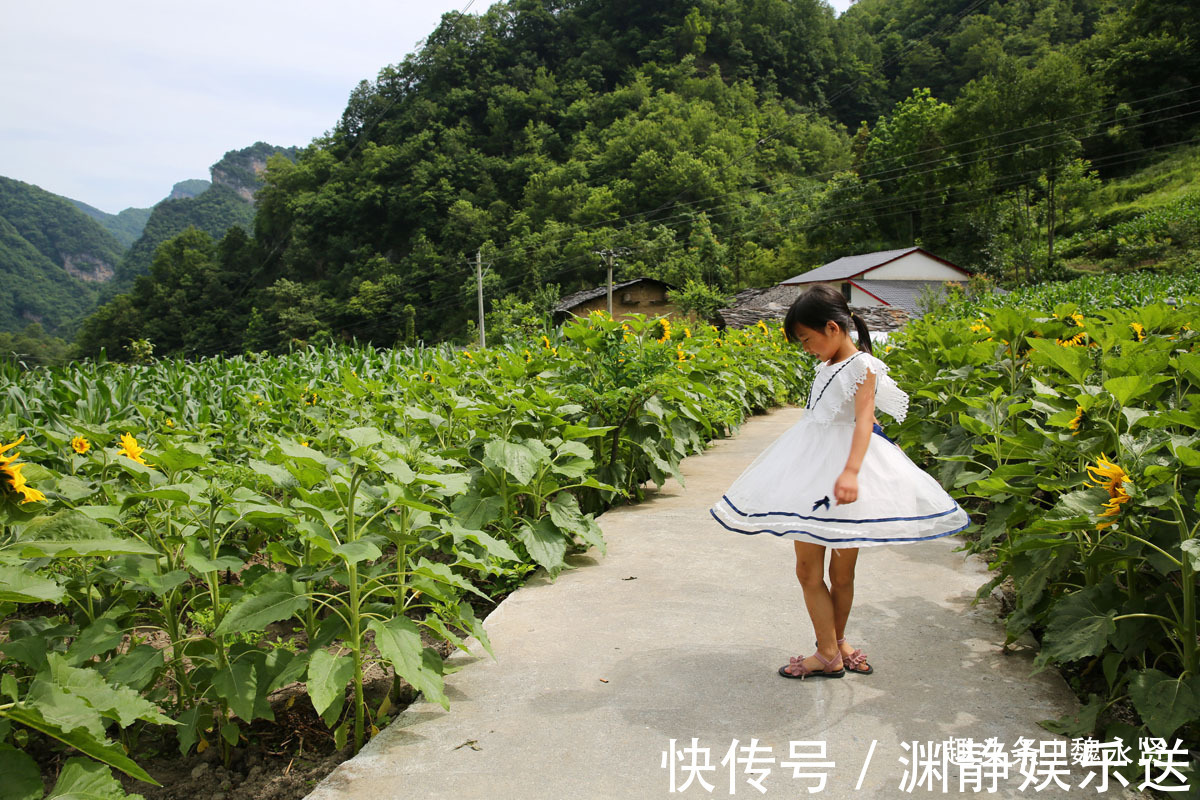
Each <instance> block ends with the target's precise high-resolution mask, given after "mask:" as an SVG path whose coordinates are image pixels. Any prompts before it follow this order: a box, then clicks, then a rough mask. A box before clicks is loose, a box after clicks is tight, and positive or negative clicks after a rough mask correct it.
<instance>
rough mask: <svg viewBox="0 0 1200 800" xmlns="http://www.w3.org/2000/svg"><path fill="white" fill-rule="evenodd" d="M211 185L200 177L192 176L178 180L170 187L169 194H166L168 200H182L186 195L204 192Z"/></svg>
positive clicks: (194, 195)
mask: <svg viewBox="0 0 1200 800" xmlns="http://www.w3.org/2000/svg"><path fill="white" fill-rule="evenodd" d="M210 186H212V184H211V183H209V182H208V181H206V180H202V179H200V178H192V179H190V180H186V181H180V182H179V183H177V184H175V185H174V186H173V187H171V194H170V195H168V196H167V199H168V200H183V199H185V198H188V197H196V196H198V195H201V194H204V192H205V191H207V190H208V187H210Z"/></svg>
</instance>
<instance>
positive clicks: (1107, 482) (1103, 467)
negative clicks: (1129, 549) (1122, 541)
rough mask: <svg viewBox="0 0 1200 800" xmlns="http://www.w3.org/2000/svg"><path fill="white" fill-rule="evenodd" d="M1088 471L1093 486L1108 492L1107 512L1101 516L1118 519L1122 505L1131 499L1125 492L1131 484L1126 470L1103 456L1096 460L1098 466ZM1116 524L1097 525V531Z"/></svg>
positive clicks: (1104, 523)
mask: <svg viewBox="0 0 1200 800" xmlns="http://www.w3.org/2000/svg"><path fill="white" fill-rule="evenodd" d="M1087 471H1088V474H1089V475H1090V476H1091V479H1092V480H1091V482H1092V485H1093V486H1099V487H1100V488H1102V489H1105V490H1107V491H1108V500H1107V501H1106V502H1105V503H1104V509H1105V510H1104V511H1102V512H1100V516H1102V517H1116V516H1117V515H1119V514H1120V513H1121V506H1122V504H1124V503H1128V502H1129V501H1130V499H1131V498H1130V496H1129V492H1127V491H1125V486H1126V484H1129V483H1131V481H1130V480H1129V476H1128V475H1127V474H1125V470H1123V469H1121V467H1120V466H1119V465H1117V464H1115V463H1113V462H1112V461H1109V460H1108V459H1107V458H1105V457H1104V455H1101V456H1100V457H1099V458H1098V459H1096V466H1094V467H1088V468H1087ZM1115 522H1116V520H1115V519H1111V520H1107V521H1105V522H1101V523H1099V524H1097V525H1096V529H1097V530H1101V531H1102V530H1104V529H1105V528H1108V527H1110V526H1111V525H1113V524H1114V523H1115Z"/></svg>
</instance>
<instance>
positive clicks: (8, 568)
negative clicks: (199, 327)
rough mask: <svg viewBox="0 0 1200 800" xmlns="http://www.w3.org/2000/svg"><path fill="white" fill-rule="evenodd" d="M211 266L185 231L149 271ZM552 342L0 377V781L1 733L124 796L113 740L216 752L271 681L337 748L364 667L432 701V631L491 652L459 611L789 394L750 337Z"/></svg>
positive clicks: (659, 333)
mask: <svg viewBox="0 0 1200 800" xmlns="http://www.w3.org/2000/svg"><path fill="white" fill-rule="evenodd" d="M216 249H218V248H214V246H213V244H212V241H211V239H209V238H208V237H207V235H206V234H204V233H202V232H200V231H196V230H194V229H193V230H189V231H187V232H185V233H184V234H181V235H180V236H178V237H176V238H175V239H173V240H172V241H171V242H169V243H168V244H167V245H166V247H165V249H164V250H163V251H161V252H163V253H166V252H171V251H178V252H174V254H173V255H172V257H171V259H170V263H169V264H168V263H165V262H164V263H163V264H162V265H159V264H157V263H156V265H155V269H156V270H157V269H159V267H160V266H161V267H162V268H163V269H167V268H170V264H174V263H176V261H177V260H178V259H183V260H184V261H187V260H189V259H195V260H197V263H198V264H199V265H200V266H197V268H196V270H193V271H200V272H202V271H203V268H202V267H203V265H204V264H207V263H210V262H211V260H212V258H213V256H214V253H215V251H216ZM171 280H173V281H176V282H181V283H186V281H187V276H179V277H178V279H177V280H176V279H175V278H172V279H171ZM156 285H158V284H156ZM121 297H128V296H125V295H122V296H121ZM554 335H555V340H554V341H551V340H550V338H549V336H546V337H544V338H540V339H537V340H524V341H521V340H514V341H510V342H508V343H506V344H504V345H503V346H499V347H494V348H490V349H482V350H468V351H457V352H456V351H453V350H451V349H448V348H438V349H428V348H421V349H404V350H374V349H370V348H366V347H346V346H343V347H330V348H327V349H321V350H318V349H316V348H303V349H301V348H297V349H296V350H295V351H293V352H292V353H290V354H288V355H286V356H279V357H266V356H259V355H253V356H244V357H242V356H239V357H233V358H223V357H218V358H212V359H201V360H198V361H194V362H187V361H183V360H158V361H149V362H148V363H144V364H139V363H135V364H131V365H128V366H121V365H117V364H113V363H95V362H81V363H74V364H71V365H68V366H64V367H61V368H57V369H52V370H48V369H34V370H30V371H27V372H23V373H20V372H17V371H15V370H13V371H9V372H3V371H0V434H3V436H0V441H2V442H3V443H5V444H7V443H9V442H12V441H15V440H16V438H17V433H16V432H17V431H22V432H24V434H25V435H26V437H27V438H26V440H25V441H24V442H23V443H22V445H21V451H20V457H21V459H22V461H21V462H20V464H19V466H20V467H21V469H23V470H24V472H23V476H24V478H25V479H26V480H27V482H28V484H29V486H31V487H34V488H35V489H36V490H38V491H41V492H44V494H45V497H44V498H42V499H38V498H36V497H34V498H32V499H29V500H28V502H20V501H21V500H22V499H24V498H23V497H22V496H21V495H18V494H16V493H14V492H13V491H11V490H10V487H9V485H8V482H7V481H6V482H4V484H3V485H0V520H2V521H3V522H4V526H3V529H2V531H0V622H3V624H4V625H5V630H6V638H5V640H4V641H3V642H0V669H2V671H3V673H4V675H5V679H4V682H3V686H0V693H3V695H4V697H3V698H2V699H0V718H2V719H0V766H3V767H4V768H5V770H6V775H7V774H8V773H9V770H11V772H12V774H13V775H14V776H17V777H19V778H20V780H22V781H24V782H26V783H27V782H28V780H29V779H31V773H30V770H29V766H30V763H29V761H28V760H23V757H22V754H20V753H18V751H17V750H16V749H14V748H13V747H12V746H11V745H10V744H9V743H10V742H15V741H17V738H14V736H15V734H14V733H13V731H14V730H19V731H22V732H21V733H20V734H19V736H20V737H49V739H53V740H56V741H58V742H60V743H62V744H64V745H68V746H70V747H73V748H75V749H76V750H79V751H80V752H82V753H83V754H85V755H87V756H90V757H91V758H92V759H94V760H95V762H98V763H92V762H85V761H81V762H79V763H81V764H86V765H87V766H86V767H85V771H86V772H88V774H89V775H93V776H94V777H95V778H96V780H97V781H98V783H97V786H96V787H95V789H96V791H97V792H100V793H101V794H103V792H101V791H100V790H101V788H102V787H101V786H100V785H99V783H102V781H100V778H101V777H103V776H105V775H107V772H106V769H105V768H104V767H102V766H101V764H105V765H108V766H111V767H116V768H118V769H121V770H123V771H125V772H127V773H129V774H130V775H133V776H134V777H139V778H141V779H143V780H146V779H147V778H148V776H146V775H145V774H144V773H142V772H141V771H140V770H139V768H138V767H137V766H136V763H135V762H134V761H133V760H131V759H130V756H129V755H127V754H125V753H124V752H123V751H122V750H121V749H120V747H119V745H117V744H116V743H114V742H112V741H111V740H110V739H109V732H108V730H107V729H108V728H109V727H111V726H114V725H115V726H119V727H121V728H128V727H131V726H134V725H137V726H140V725H143V724H151V725H170V726H171V727H172V728H173V729H174V731H175V734H176V736H177V740H178V746H179V749H180V752H181V753H184V754H187V753H189V752H191V751H192V750H193V749H197V750H199V749H204V748H208V747H213V748H217V749H219V751H220V752H221V754H222V756H223V757H224V758H225V759H226V760H227V761H228V759H229V758H231V753H232V750H233V749H234V748H236V747H238V746H239V742H240V741H241V737H242V736H243V735H244V731H245V729H246V726H247V725H249V724H251V723H253V722H254V721H255V720H259V719H268V720H270V719H273V718H274V710H273V709H272V706H271V703H270V695H271V693H272V692H274V691H275V690H276V689H278V688H280V687H282V686H285V685H287V684H291V683H295V682H302V683H304V684H305V686H306V687H307V690H308V693H309V697H310V700H311V701H312V703H313V707H314V709H315V710H316V711H317V712H318V713H319V714H320V715H321V716H322V718H323V719H324V720H325V722H326V724H327V725H328V726H329V727H330V729H331V730H332V731H333V736H334V739H335V741H340V742H343V743H349V742H352V743H353V746H354V747H355V748H358V747H360V746H361V745H362V744H363V742H364V741H365V739H366V738H367V736H368V735H370V733H372V732H373V731H374V729H376V728H377V727H380V726H382V725H383V724H384V723H385V722H386V719H385V713H386V712H385V711H383V710H376V709H377V708H384V707H386V703H385V705H384V706H383V707H378V706H376V704H375V703H374V702H373V703H371V704H369V705H368V703H367V702H366V700H367V698H366V697H365V696H364V675H365V674H367V672H368V671H369V670H371V669H373V668H374V667H375V665H378V666H379V667H382V668H384V669H386V670H389V671H390V672H391V673H392V674H393V676H394V682H393V687H392V688H393V690H394V692H393V694H392V695H391V696H392V697H393V698H394V697H395V692H396V691H398V690H399V689H401V688H402V685H401V684H402V682H407V684H409V685H410V686H412V687H413V688H415V689H416V690H418V691H420V692H421V693H422V694H424V695H425V696H426V697H427V698H429V699H430V700H433V701H436V702H440V703H442V704H443V705H448V702H449V701H448V699H447V697H446V694H445V691H444V688H443V684H442V680H443V677H442V676H443V672H444V668H443V664H442V657H441V655H439V653H438V651H437V650H435V649H434V648H432V647H430V646H429V645H428V644H427V642H428V641H429V640H430V639H431V638H432V640H433V641H441V642H445V643H448V644H449V645H450V646H452V647H456V648H464V649H465V648H466V639H467V637H469V636H472V637H475V638H476V639H478V640H479V641H480V642H481V643H482V644H483V646H484V647H485V648H487V647H490V644H489V642H488V639H487V632H486V630H485V629H484V628H483V627H482V625H481V624H480V621H479V619H478V617H477V616H476V613H475V610H474V607H477V604H480V603H483V604H486V603H490V602H492V598H493V597H495V596H496V595H499V594H503V593H507V592H508V591H510V590H511V589H512V588H513V587H514V586H516V585H518V584H519V583H520V582H521V581H523V580H524V579H525V578H526V577H527V576H528V575H529V574H531V573H532V572H533V570H534V569H536V568H542V569H544V570H545V571H546V572H547V573H548V574H549V575H551V576H554V575H557V574H558V573H559V572H561V571H562V570H563V569H564V568H566V567H567V565H568V563H569V558H570V556H571V555H572V554H573V553H578V552H581V551H582V550H584V549H586V548H589V547H597V548H599V549H600V550H601V551H603V548H604V540H603V536H602V534H601V531H600V528H599V526H598V524H597V523H596V521H595V515H596V514H597V513H599V512H600V511H602V510H604V509H605V508H607V507H609V506H611V505H612V504H614V503H620V502H625V501H627V500H630V499H635V498H637V497H640V496H641V493H642V491H643V486H644V485H645V483H646V482H647V481H653V482H655V483H656V484H658V485H660V486H661V485H662V484H663V483H664V482H665V481H666V480H667V479H668V478H670V477H673V476H674V477H678V476H679V462H680V460H681V459H682V458H683V457H684V456H686V455H688V454H690V453H695V452H699V451H700V450H702V449H703V448H704V447H705V444H706V442H707V441H709V440H710V439H712V438H715V437H719V436H723V435H726V434H727V433H728V432H729V431H730V430H732V429H733V427H734V426H736V425H737V424H738V423H739V422H740V421H741V420H742V419H743V418H744V417H745V415H746V414H748V413H750V412H752V411H754V410H758V409H763V408H766V407H768V406H770V405H772V404H774V403H778V402H782V401H786V400H793V399H795V398H796V397H798V396H799V394H800V392H802V391H803V389H804V380H805V379H804V377H803V375H804V374H805V371H802V370H797V369H796V364H795V362H794V358H795V355H794V352H795V351H788V350H785V349H784V347H783V338H782V335H781V333H780V332H779V330H778V328H768V327H767V326H765V325H763V326H760V327H759V328H756V329H754V330H752V331H730V332H726V333H725V334H722V335H718V334H717V332H716V331H715V330H714V329H712V328H710V327H708V326H697V327H696V328H695V330H692V329H688V328H685V327H682V326H677V327H676V328H675V329H672V326H671V323H670V322H669V321H667V320H665V319H663V320H645V319H634V320H631V321H629V322H627V323H619V322H614V321H612V320H610V319H607V318H606V317H605V316H604V315H593V316H592V317H590V318H588V319H583V320H574V321H571V322H569V323H568V324H567V325H566V326H565V327H564V328H563V329H562V331H561V335H560V334H559V333H558V332H555V334H554ZM8 452H10V453H11V452H12V451H11V449H10V450H9V451H8ZM472 604H476V606H474V607H473V605H472ZM35 612H36V613H37V614H40V615H41V616H34V613H35ZM147 637H152V638H153V640H154V642H155V645H156V646H155V645H151V644H147V643H146V641H145V640H146V638H147ZM301 642H302V643H303V646H301V644H300V643H301ZM164 644H165V645H166V646H165V647H164V646H163V645H164ZM163 685H169V686H170V687H171V690H170V691H169V692H164V691H163V690H162V689H161V688H157V687H161V686H163ZM347 690H349V691H347ZM389 702H390V701H389ZM156 704H162V707H161V708H160V707H159V706H158V705H156ZM6 722H7V723H11V724H10V725H8V726H7V727H6V726H5V723H6ZM24 740H25V739H24V738H22V739H21V741H24ZM123 740H124V741H128V742H130V743H131V747H132V746H133V744H132V743H134V742H136V737H132V736H127V737H124V739H123ZM39 746H41V745H39ZM138 755H139V754H138V753H137V752H136V750H135V751H134V752H133V756H134V758H136V757H137V756H138ZM64 774H65V773H64ZM21 785H22V786H23V785H24V783H22V784H21ZM30 785H32V784H30Z"/></svg>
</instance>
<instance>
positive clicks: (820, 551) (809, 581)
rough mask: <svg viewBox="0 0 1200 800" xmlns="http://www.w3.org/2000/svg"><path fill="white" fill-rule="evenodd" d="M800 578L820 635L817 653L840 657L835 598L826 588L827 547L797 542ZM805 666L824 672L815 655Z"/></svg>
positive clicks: (797, 571) (810, 657)
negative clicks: (834, 606) (835, 619)
mask: <svg viewBox="0 0 1200 800" xmlns="http://www.w3.org/2000/svg"><path fill="white" fill-rule="evenodd" d="M792 544H794V545H795V547H796V579H797V580H799V581H800V587H801V588H802V589H803V590H804V605H805V606H806V607H807V608H808V617H809V619H811V620H812V624H813V630H814V631H816V634H817V651H818V652H819V653H820V654H821V655H822V656H824V657H825V658H827V659H833V658H834V657H836V656H837V652H838V646H837V640H838V636H837V632H836V626H835V623H834V608H833V598H832V597H831V596H830V594H829V587H827V586H826V585H825V547H824V546H823V545H819V544H812V543H811V542H800V541H796V542H793V543H792ZM804 666H806V667H808V668H809V669H813V670H823V669H825V665H824V664H822V663H821V662H820V661H819V660H818V659H817V658H816V657H815V656H809V657H808V658H806V659H804Z"/></svg>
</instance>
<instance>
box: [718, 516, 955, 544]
mask: <svg viewBox="0 0 1200 800" xmlns="http://www.w3.org/2000/svg"><path fill="white" fill-rule="evenodd" d="M708 513H709V514H712V518H713V519H715V520H716V521H717V523H718V524H719V525H720V526H721V527H722V528H724V529H726V530H728V531H733V532H734V533H741V534H744V535H747V536H753V535H755V534H759V533H769V534H772V535H773V536H787V535H788V534H801V535H803V536H811V537H812V538H814V539H820V540H821V541H822V542H830V543H835V544H837V543H841V542H879V543H880V544H889V543H893V542H924V541H928V540H930V539H941V538H942V537H944V536H950V535H952V534H955V533H960V532H962V531H965V530H966V529H967V528H968V527H970V525H971V523H970V522H968V523H967V524H966V525H963V526H962V527H961V528H955V529H954V530H952V531H946V532H945V533H935V534H933V535H932V536H892V537H890V538H887V539H879V538H875V537H872V536H852V537H850V538H846V539H835V538H832V537H828V536H819V535H817V534H815V533H812V532H811V531H801V530H793V531H771V530H765V529H763V530H757V531H743V530H739V529H738V528H734V527H732V526H730V525H727V524H726V523H725V521H724V520H722V519H721V518H720V517H718V516H717V512H715V511H713V510H712V509H711V508H710V509H709V510H708Z"/></svg>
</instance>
